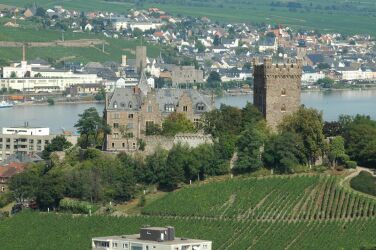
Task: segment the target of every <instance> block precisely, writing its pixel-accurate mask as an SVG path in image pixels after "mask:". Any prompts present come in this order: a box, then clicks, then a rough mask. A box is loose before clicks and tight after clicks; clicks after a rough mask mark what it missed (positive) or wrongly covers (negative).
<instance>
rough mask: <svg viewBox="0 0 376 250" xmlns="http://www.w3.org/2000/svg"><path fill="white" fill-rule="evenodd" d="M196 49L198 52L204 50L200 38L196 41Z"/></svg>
mask: <svg viewBox="0 0 376 250" xmlns="http://www.w3.org/2000/svg"><path fill="white" fill-rule="evenodd" d="M196 49H197V50H198V53H203V52H205V49H206V48H205V46H204V45H203V44H202V42H201V41H200V40H197V41H196Z"/></svg>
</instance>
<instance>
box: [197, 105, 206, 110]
mask: <svg viewBox="0 0 376 250" xmlns="http://www.w3.org/2000/svg"><path fill="white" fill-rule="evenodd" d="M205 107H206V106H205V104H203V103H197V105H196V109H197V111H205Z"/></svg>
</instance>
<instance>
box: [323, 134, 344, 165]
mask: <svg viewBox="0 0 376 250" xmlns="http://www.w3.org/2000/svg"><path fill="white" fill-rule="evenodd" d="M328 159H329V161H330V164H331V165H332V167H336V166H337V164H338V163H345V162H346V161H348V160H349V157H348V156H347V155H346V152H345V140H344V139H343V137H342V136H336V137H334V138H332V139H331V140H330V143H329V151H328Z"/></svg>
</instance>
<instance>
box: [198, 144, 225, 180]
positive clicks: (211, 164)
mask: <svg viewBox="0 0 376 250" xmlns="http://www.w3.org/2000/svg"><path fill="white" fill-rule="evenodd" d="M191 154H192V156H193V158H194V159H195V161H196V162H197V164H198V166H197V169H198V176H197V179H199V180H203V179H205V178H206V177H207V176H214V175H219V174H221V170H220V169H218V166H219V165H217V164H216V162H215V160H216V157H215V151H214V146H213V145H209V144H201V145H199V146H198V147H196V148H194V149H192V151H191Z"/></svg>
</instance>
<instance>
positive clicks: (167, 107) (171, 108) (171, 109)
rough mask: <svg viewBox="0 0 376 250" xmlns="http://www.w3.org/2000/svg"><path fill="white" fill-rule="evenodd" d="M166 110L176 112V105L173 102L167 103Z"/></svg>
mask: <svg viewBox="0 0 376 250" xmlns="http://www.w3.org/2000/svg"><path fill="white" fill-rule="evenodd" d="M165 111H166V112H174V111H175V105H174V104H172V103H167V104H165Z"/></svg>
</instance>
